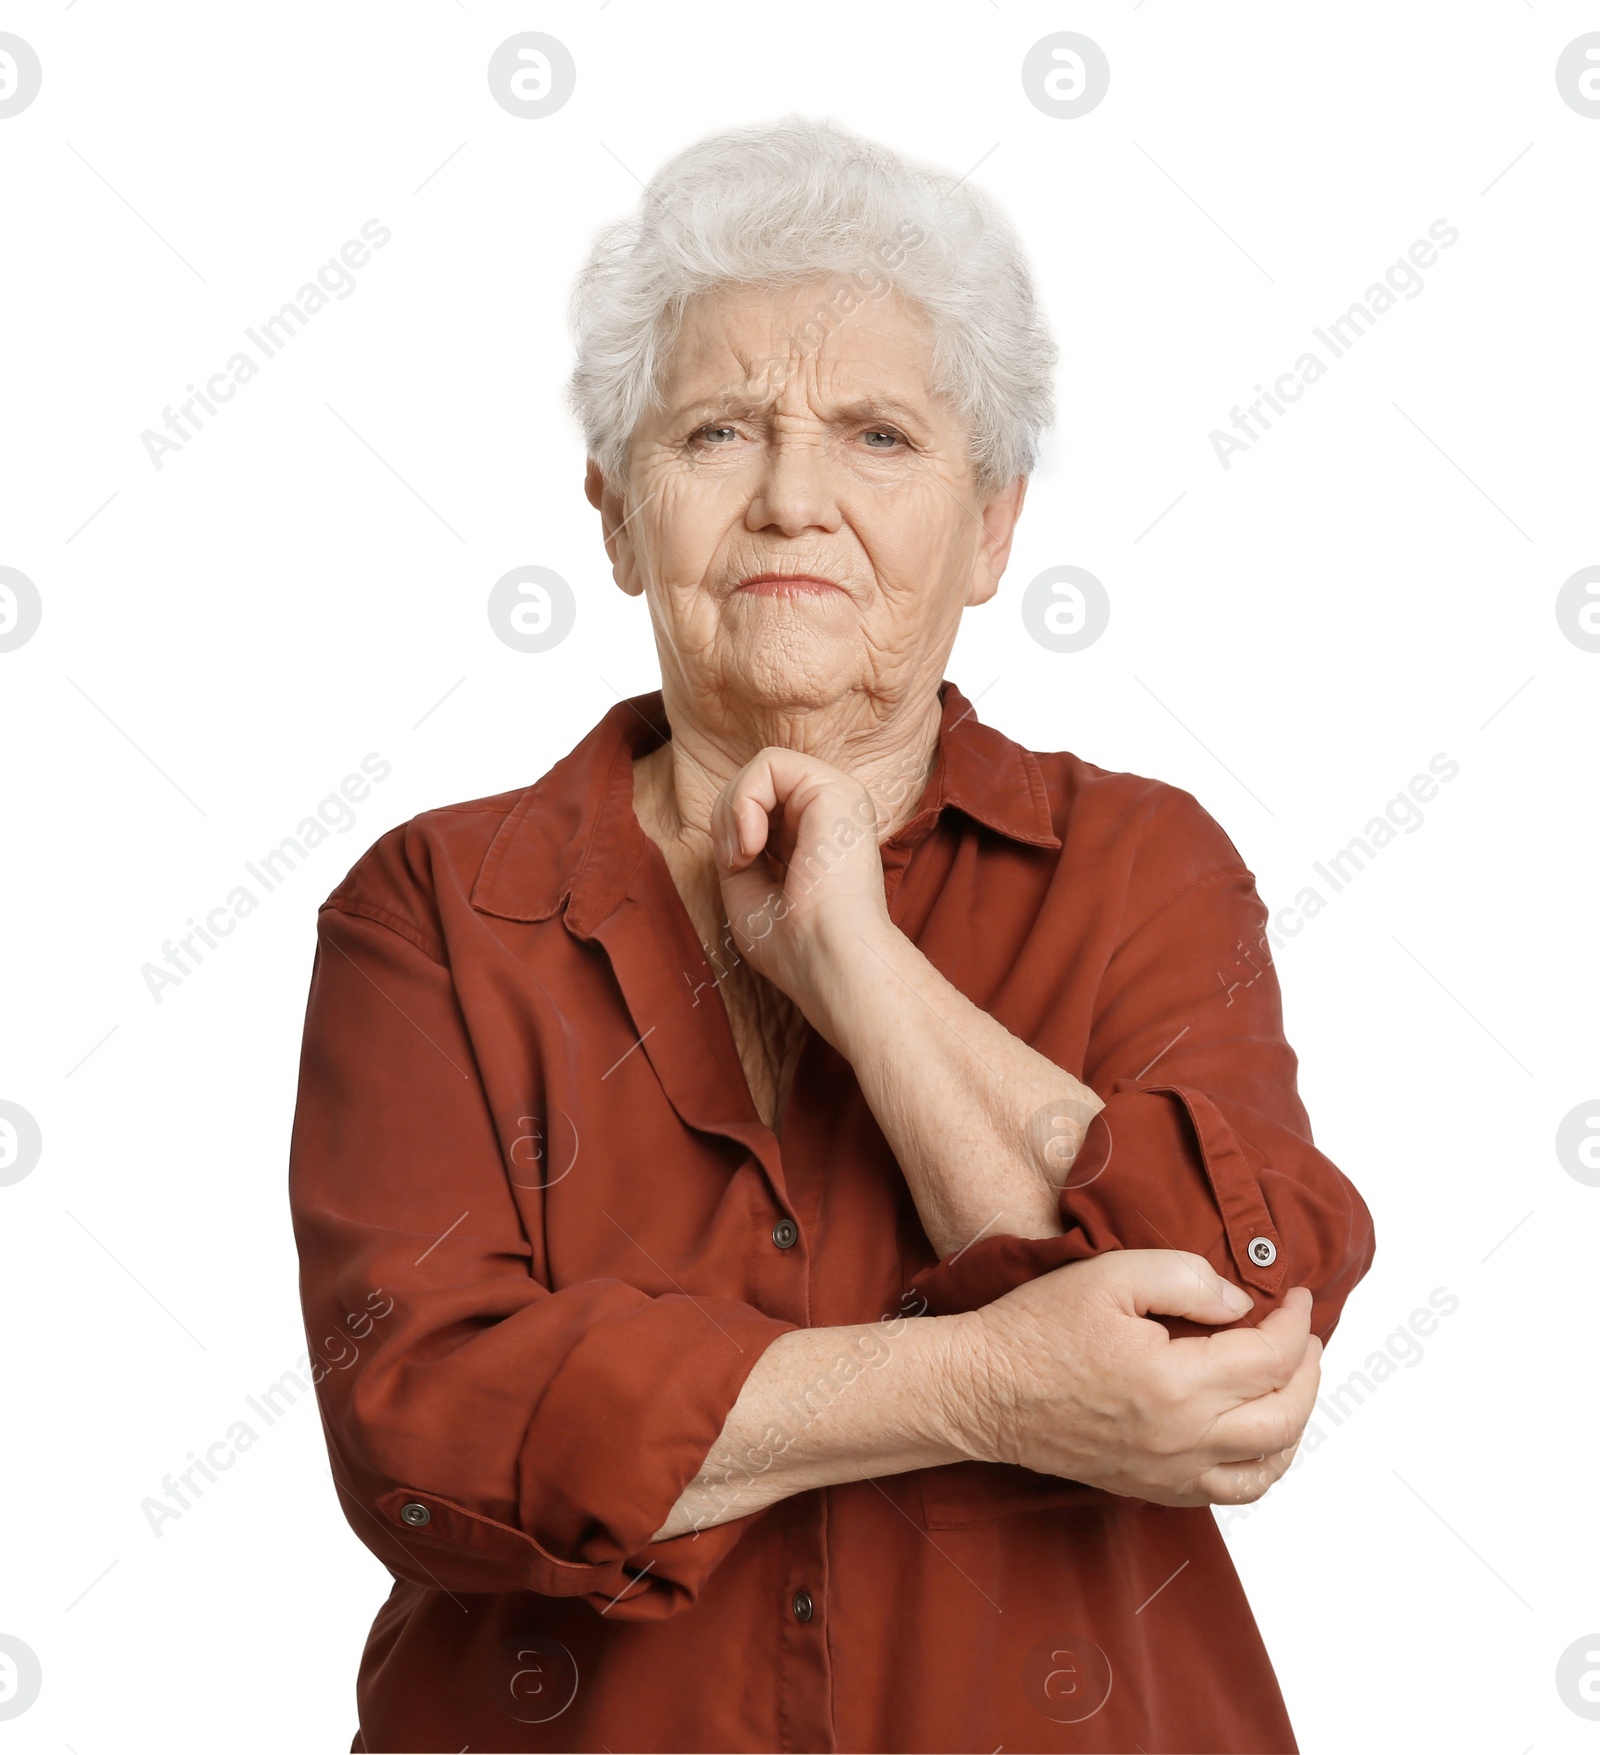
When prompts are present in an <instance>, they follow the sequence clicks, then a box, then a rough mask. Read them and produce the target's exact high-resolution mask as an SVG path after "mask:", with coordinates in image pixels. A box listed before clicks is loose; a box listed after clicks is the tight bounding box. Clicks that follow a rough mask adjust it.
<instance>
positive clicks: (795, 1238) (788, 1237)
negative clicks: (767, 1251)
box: [772, 1219, 800, 1249]
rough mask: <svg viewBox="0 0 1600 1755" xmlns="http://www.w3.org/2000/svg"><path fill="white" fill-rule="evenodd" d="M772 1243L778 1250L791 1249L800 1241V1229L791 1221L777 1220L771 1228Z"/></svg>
mask: <svg viewBox="0 0 1600 1755" xmlns="http://www.w3.org/2000/svg"><path fill="white" fill-rule="evenodd" d="M772 1241H773V1242H774V1243H776V1244H777V1246H778V1247H779V1249H793V1248H794V1246H795V1244H796V1243H798V1242H799V1241H800V1227H799V1226H798V1225H797V1224H796V1223H795V1222H794V1220H793V1219H779V1221H778V1222H777V1224H776V1225H774V1226H773V1227H772Z"/></svg>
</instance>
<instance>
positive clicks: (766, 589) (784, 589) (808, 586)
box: [737, 573, 844, 597]
mask: <svg viewBox="0 0 1600 1755" xmlns="http://www.w3.org/2000/svg"><path fill="white" fill-rule="evenodd" d="M737 589H738V590H739V591H740V592H742V593H744V594H746V595H748V596H752V597H814V596H821V595H823V594H824V593H826V592H831V591H836V592H838V593H840V594H841V595H843V594H844V587H843V586H842V585H836V584H835V583H834V582H833V580H832V579H823V578H820V577H818V576H817V575H816V574H814V573H754V574H752V575H751V576H750V577H749V578H748V579H741V580H740V581H739V584H738V587H737Z"/></svg>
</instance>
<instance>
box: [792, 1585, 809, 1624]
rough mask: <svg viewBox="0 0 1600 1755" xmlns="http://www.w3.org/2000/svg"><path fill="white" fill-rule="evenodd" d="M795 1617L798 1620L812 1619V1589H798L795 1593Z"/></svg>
mask: <svg viewBox="0 0 1600 1755" xmlns="http://www.w3.org/2000/svg"><path fill="white" fill-rule="evenodd" d="M794 1618H795V1620H797V1621H809V1620H810V1619H811V1593H810V1591H805V1590H797V1591H796V1592H795V1593H794Z"/></svg>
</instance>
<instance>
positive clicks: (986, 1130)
mask: <svg viewBox="0 0 1600 1755" xmlns="http://www.w3.org/2000/svg"><path fill="white" fill-rule="evenodd" d="M833 967H834V969H835V971H836V974H835V980H834V983H833V992H832V993H831V994H830V995H829V996H828V1002H827V1008H826V1023H825V1026H824V1028H825V1033H826V1034H828V1036H829V1038H830V1040H832V1041H833V1042H834V1044H835V1046H836V1047H838V1049H839V1051H840V1052H841V1053H842V1054H843V1055H845V1057H846V1058H847V1059H848V1060H849V1061H850V1063H851V1065H852V1067H853V1068H854V1070H855V1074H856V1080H857V1083H858V1084H859V1085H860V1087H861V1090H862V1094H863V1095H864V1096H865V1097H866V1099H867V1102H868V1104H869V1105H870V1107H871V1109H872V1112H873V1114H874V1115H875V1116H876V1117H877V1120H878V1124H879V1126H880V1127H881V1128H882V1129H883V1132H884V1137H885V1138H886V1139H887V1140H888V1142H889V1145H890V1147H891V1148H892V1149H893V1151H894V1154H895V1158H896V1160H897V1161H898V1163H899V1165H900V1168H901V1171H902V1172H903V1174H904V1176H905V1179H906V1182H907V1184H908V1185H909V1187H910V1189H911V1194H912V1198H913V1199H914V1200H915V1202H916V1206H917V1211H918V1213H919V1215H920V1216H921V1219H922V1225H923V1229H924V1230H925V1231H926V1232H927V1234H928V1239H929V1241H930V1242H931V1243H932V1244H933V1246H934V1248H935V1249H936V1250H937V1251H938V1252H939V1254H940V1255H941V1256H944V1255H948V1254H950V1253H952V1252H953V1251H956V1250H959V1249H961V1248H963V1247H964V1246H965V1245H967V1244H969V1243H971V1242H973V1241H974V1240H975V1239H976V1238H977V1237H979V1236H982V1235H987V1234H990V1233H1006V1234H1010V1235H1013V1236H1017V1237H1055V1236H1059V1235H1060V1233H1061V1219H1060V1189H1061V1186H1062V1184H1063V1182H1064V1181H1065V1180H1066V1177H1067V1174H1068V1172H1069V1171H1070V1169H1071V1167H1072V1161H1073V1159H1074V1158H1075V1157H1076V1156H1077V1154H1078V1150H1079V1147H1080V1146H1081V1145H1082V1144H1083V1137H1084V1134H1085V1132H1086V1131H1087V1129H1088V1126H1089V1123H1090V1122H1091V1121H1092V1120H1093V1119H1094V1117H1095V1115H1096V1114H1098V1113H1099V1111H1100V1110H1101V1109H1103V1108H1104V1107H1105V1105H1104V1103H1103V1102H1102V1101H1101V1099H1100V1098H1099V1097H1098V1096H1096V1095H1095V1093H1094V1092H1093V1091H1092V1090H1090V1089H1089V1087H1088V1086H1087V1085H1085V1084H1083V1083H1082V1082H1081V1081H1080V1080H1078V1079H1076V1078H1074V1077H1073V1076H1072V1074H1071V1073H1069V1072H1066V1071H1065V1070H1064V1069H1063V1068H1061V1067H1059V1066H1057V1065H1055V1063H1054V1062H1052V1061H1050V1060H1047V1059H1046V1058H1045V1057H1044V1055H1042V1054H1039V1053H1037V1052H1035V1050H1033V1049H1032V1048H1030V1047H1029V1046H1028V1045H1027V1043H1025V1042H1023V1041H1020V1040H1019V1039H1018V1038H1017V1037H1016V1036H1013V1035H1012V1034H1011V1032H1010V1031H1009V1030H1007V1029H1006V1028H1005V1026H1004V1025H1003V1024H1000V1023H998V1022H997V1021H996V1020H995V1019H994V1018H992V1017H990V1016H989V1014H988V1013H987V1012H985V1011H984V1010H982V1008H981V1007H979V1006H975V1005H974V1004H973V1003H972V1002H971V1001H970V1000H969V999H967V997H966V996H965V995H964V994H963V993H961V992H960V991H959V990H958V989H957V988H955V987H953V986H952V985H951V984H950V983H949V982H948V981H947V980H946V979H945V978H944V976H943V975H941V974H940V973H939V971H938V970H937V969H935V968H934V966H933V965H932V963H930V962H929V961H928V959H927V958H926V957H925V956H923V954H922V952H921V951H919V950H918V949H917V947H916V946H915V945H914V944H912V942H911V941H910V940H909V939H908V938H906V937H905V935H904V934H903V933H900V932H897V931H892V930H891V931H890V932H888V933H885V934H883V935H879V936H874V937H872V938H866V937H862V938H861V939H860V940H859V941H858V943H857V945H856V946H855V947H853V949H852V950H851V951H850V952H848V953H845V954H841V955H839V956H837V957H836V958H835V959H833Z"/></svg>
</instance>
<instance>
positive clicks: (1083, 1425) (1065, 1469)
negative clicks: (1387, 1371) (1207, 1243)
mask: <svg viewBox="0 0 1600 1755" xmlns="http://www.w3.org/2000/svg"><path fill="white" fill-rule="evenodd" d="M1230 1298H1231V1299H1232V1300H1233V1302H1230ZM1253 1302H1254V1300H1252V1299H1250V1298H1249V1296H1248V1294H1246V1293H1244V1292H1242V1291H1240V1290H1239V1288H1238V1287H1236V1286H1231V1285H1229V1284H1228V1282H1227V1281H1225V1280H1224V1279H1223V1278H1222V1277H1221V1276H1220V1275H1219V1274H1218V1273H1217V1272H1216V1270H1215V1269H1214V1268H1213V1267H1212V1266H1211V1264H1210V1263H1209V1262H1208V1261H1207V1260H1206V1259H1205V1257H1204V1256H1201V1255H1194V1254H1191V1253H1189V1252H1188V1251H1187V1250H1178V1249H1122V1250H1112V1251H1108V1252H1107V1253H1106V1254H1104V1255H1100V1256H1096V1257H1094V1258H1093V1259H1092V1260H1089V1261H1083V1262H1074V1263H1072V1264H1070V1265H1069V1266H1067V1267H1062V1268H1056V1269H1055V1270H1053V1271H1052V1272H1050V1273H1047V1274H1041V1275H1040V1276H1039V1277H1038V1278H1037V1279H1034V1280H1030V1281H1028V1282H1027V1283H1026V1284H1024V1285H1021V1286H1018V1287H1016V1288H1015V1289H1014V1290H1012V1291H1010V1292H1008V1293H1006V1294H1005V1296H1004V1297H1001V1298H997V1299H996V1300H995V1301H994V1302H993V1303H992V1304H988V1305H985V1306H984V1307H983V1308H982V1309H981V1310H975V1311H970V1312H967V1313H965V1314H963V1315H961V1316H959V1317H956V1318H955V1319H954V1320H955V1321H956V1322H958V1323H962V1324H964V1325H966V1326H965V1344H964V1346H963V1347H961V1348H958V1349H957V1357H958V1359H959V1360H960V1361H961V1364H960V1367H959V1369H960V1373H961V1375H960V1378H959V1383H960V1387H959V1389H958V1391H957V1396H958V1400H959V1401H961V1402H964V1403H965V1404H966V1406H965V1421H966V1423H964V1424H963V1425H962V1437H963V1442H964V1444H965V1446H966V1447H967V1448H968V1449H969V1450H970V1451H971V1453H972V1454H973V1455H974V1456H976V1457H978V1458H980V1459H982V1460H985V1461H990V1462H1007V1463H1016V1464H1020V1465H1021V1466H1022V1467H1024V1468H1028V1469H1033V1470H1036V1471H1038V1472H1039V1473H1041V1474H1047V1475H1057V1476H1061V1477H1063V1478H1065V1479H1067V1480H1073V1481H1082V1482H1084V1483H1085V1484H1086V1485H1088V1486H1091V1487H1099V1488H1103V1489H1104V1490H1105V1491H1106V1492H1108V1493H1119V1494H1123V1495H1126V1496H1128V1497H1130V1498H1136V1499H1148V1500H1151V1501H1153V1502H1154V1503H1155V1504H1157V1505H1182V1506H1194V1505H1239V1504H1244V1503H1248V1502H1249V1501H1252V1500H1255V1499H1259V1498H1260V1497H1261V1496H1262V1494H1264V1493H1265V1492H1266V1491H1267V1489H1268V1488H1269V1487H1270V1486H1271V1485H1272V1484H1273V1483H1274V1482H1275V1481H1277V1480H1278V1479H1279V1478H1280V1477H1281V1476H1282V1475H1283V1474H1284V1473H1285V1471H1286V1470H1287V1469H1288V1467H1289V1464H1290V1462H1291V1461H1292V1460H1293V1457H1294V1452H1295V1448H1296V1446H1297V1445H1298V1444H1299V1442H1300V1436H1301V1433H1302V1432H1303V1431H1304V1430H1305V1425H1306V1422H1307V1420H1308V1419H1309V1418H1310V1417H1311V1410H1312V1408H1313V1406H1314V1405H1315V1403H1316V1397H1317V1388H1318V1384H1319V1382H1320V1380H1321V1358H1322V1343H1321V1341H1320V1340H1319V1339H1318V1338H1317V1337H1316V1336H1315V1335H1313V1334H1312V1333H1311V1329H1310V1320H1311V1307H1312V1299H1311V1293H1310V1291H1309V1290H1308V1289H1307V1288H1305V1287H1304V1286H1296V1287H1293V1288H1291V1289H1290V1291H1289V1292H1288V1293H1287V1294H1286V1296H1285V1298H1284V1300H1283V1302H1282V1303H1281V1304H1280V1305H1279V1306H1278V1308H1277V1309H1276V1310H1273V1311H1271V1312H1270V1313H1269V1314H1268V1315H1267V1316H1266V1317H1264V1318H1263V1319H1262V1321H1261V1322H1260V1323H1259V1324H1258V1325H1257V1326H1255V1327H1253V1328H1244V1327H1241V1328H1233V1329H1229V1330H1226V1331H1225V1332H1222V1333H1219V1334H1214V1335H1202V1336H1195V1337H1185V1338H1175V1337H1174V1336H1172V1335H1170V1334H1169V1333H1168V1332H1167V1330H1166V1329H1165V1328H1164V1327H1163V1326H1162V1325H1161V1324H1160V1323H1159V1322H1154V1321H1152V1320H1150V1315H1149V1313H1152V1312H1153V1313H1158V1314H1162V1315H1169V1316H1184V1317H1188V1318H1190V1319H1192V1320H1194V1321H1197V1322H1214V1323H1219V1324H1220V1323H1232V1322H1237V1321H1238V1320H1239V1318H1240V1317H1241V1316H1242V1315H1244V1314H1245V1313H1246V1311H1248V1310H1249V1309H1250V1307H1251V1306H1252V1304H1253ZM956 1417H957V1419H958V1422H961V1421H962V1419H963V1415H962V1411H961V1410H958V1411H957V1416H956Z"/></svg>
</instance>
